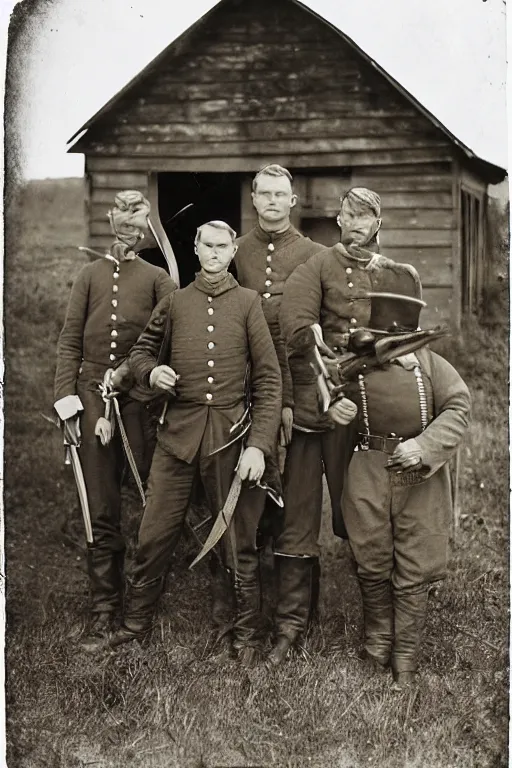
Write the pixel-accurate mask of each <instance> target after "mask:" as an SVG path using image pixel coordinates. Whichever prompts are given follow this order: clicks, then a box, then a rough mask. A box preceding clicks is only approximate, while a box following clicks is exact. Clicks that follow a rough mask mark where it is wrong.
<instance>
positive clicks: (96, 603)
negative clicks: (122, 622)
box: [87, 546, 124, 614]
mask: <svg viewBox="0 0 512 768" xmlns="http://www.w3.org/2000/svg"><path fill="white" fill-rule="evenodd" d="M123 566H124V550H121V551H117V552H112V550H110V549H106V548H105V547H94V546H92V547H88V548H87V571H88V573H89V584H90V591H91V612H92V613H111V614H114V613H115V612H116V611H118V610H119V609H120V608H121V602H122V594H123V589H124V578H123Z"/></svg>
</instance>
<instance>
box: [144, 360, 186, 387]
mask: <svg viewBox="0 0 512 768" xmlns="http://www.w3.org/2000/svg"><path fill="white" fill-rule="evenodd" d="M178 379H179V376H178V374H177V373H176V371H174V370H173V369H172V368H171V367H170V365H157V366H156V368H153V370H152V371H151V373H150V375H149V384H150V386H151V387H158V389H165V390H166V391H167V392H172V390H173V389H174V387H175V386H176V382H177V381H178Z"/></svg>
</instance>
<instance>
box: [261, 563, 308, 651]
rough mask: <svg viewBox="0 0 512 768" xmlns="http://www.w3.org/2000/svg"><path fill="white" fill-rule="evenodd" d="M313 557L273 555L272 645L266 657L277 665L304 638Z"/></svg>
mask: <svg viewBox="0 0 512 768" xmlns="http://www.w3.org/2000/svg"><path fill="white" fill-rule="evenodd" d="M315 559H316V558H313V557H284V556H283V555H276V559H275V562H276V568H277V578H278V592H277V594H278V598H277V609H276V616H275V623H276V635H277V638H276V644H275V646H274V648H273V649H272V650H271V652H270V653H269V655H268V661H269V662H270V664H273V665H274V666H277V665H278V664H281V662H283V661H284V659H285V658H286V655H287V653H288V651H289V649H290V647H291V646H292V645H293V644H294V643H295V642H296V641H297V640H298V639H299V637H300V636H301V635H304V634H305V633H306V631H307V627H308V619H309V616H310V613H311V594H312V583H313V569H314V567H315V563H314V560H315Z"/></svg>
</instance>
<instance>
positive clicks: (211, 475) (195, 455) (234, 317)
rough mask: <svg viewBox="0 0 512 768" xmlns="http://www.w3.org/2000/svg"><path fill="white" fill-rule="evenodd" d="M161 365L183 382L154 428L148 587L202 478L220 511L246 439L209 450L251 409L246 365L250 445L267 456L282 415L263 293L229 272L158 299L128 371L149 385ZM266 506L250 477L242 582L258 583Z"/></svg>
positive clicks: (146, 533)
mask: <svg viewBox="0 0 512 768" xmlns="http://www.w3.org/2000/svg"><path fill="white" fill-rule="evenodd" d="M157 362H158V363H160V364H166V365H170V366H172V368H173V369H174V370H175V371H176V373H177V374H178V375H179V377H180V378H179V380H178V382H177V385H176V398H175V399H171V400H170V405H169V408H168V411H167V416H166V420H165V424H164V425H163V427H162V428H161V430H159V434H158V445H157V448H156V451H155V456H154V460H153V465H152V468H151V472H150V478H149V484H148V501H147V506H146V509H145V512H144V517H143V520H142V524H141V527H140V531H139V545H138V549H137V553H136V557H135V568H134V583H135V584H147V583H149V582H151V581H152V580H154V579H157V578H159V577H161V576H162V575H163V574H164V573H165V571H166V569H167V566H168V562H169V556H170V554H171V553H172V551H173V549H174V548H175V546H176V544H177V541H178V539H179V536H180V532H181V528H182V525H183V520H184V517H185V514H186V510H187V506H188V501H189V499H190V495H191V492H192V489H193V485H194V483H195V481H196V480H197V479H199V478H200V480H201V481H202V485H203V487H204V490H205V492H206V496H207V500H208V503H209V506H210V509H211V510H212V512H213V513H214V515H215V516H216V514H217V513H218V512H219V511H220V509H221V508H222V507H223V505H224V502H225V499H226V496H227V493H228V490H229V487H230V485H231V482H232V480H233V476H234V470H235V467H236V464H237V461H238V458H239V456H240V449H241V442H240V441H238V442H235V443H234V444H233V445H232V446H230V447H228V448H225V449H224V450H223V451H221V452H220V453H218V454H215V455H214V456H211V455H210V454H211V452H212V451H214V450H216V449H218V448H221V447H222V446H223V445H225V444H226V443H227V442H229V441H230V440H233V438H234V437H236V436H237V434H239V430H238V428H237V429H235V431H232V427H233V426H234V425H235V424H236V423H237V422H239V420H240V418H241V417H242V415H243V413H244V410H245V408H246V404H245V395H246V387H245V382H246V375H247V367H248V365H249V388H250V392H251V419H252V424H251V427H250V429H249V431H248V433H247V435H246V438H245V442H246V445H247V446H248V447H249V446H253V447H256V448H259V449H260V450H261V451H263V453H264V454H265V456H266V457H267V458H271V457H272V455H273V452H274V446H275V440H276V435H277V431H278V428H279V423H280V416H281V380H280V372H279V364H278V361H277V356H276V353H275V350H274V346H273V343H272V339H271V336H270V333H269V330H268V327H267V324H266V322H265V317H264V315H263V311H262V308H261V302H260V299H259V297H258V295H257V294H256V292H255V291H252V290H248V289H246V288H242V287H241V286H239V285H238V283H237V281H236V280H235V279H234V277H232V276H231V275H227V277H226V278H225V279H224V280H223V281H222V282H221V283H220V284H218V285H211V284H210V283H208V282H206V281H205V280H204V278H203V277H202V276H201V275H198V276H197V277H196V280H195V282H194V283H192V284H190V285H189V286H187V287H186V288H184V289H182V290H178V291H176V292H175V293H174V294H173V295H172V296H171V297H169V298H168V299H166V300H165V301H164V302H162V303H161V304H160V305H159V307H158V308H157V309H156V310H155V312H154V313H153V316H152V318H151V322H150V323H149V325H148V327H147V328H146V330H145V332H144V333H143V334H142V336H141V337H140V339H139V341H138V342H137V344H136V345H135V347H134V348H133V350H132V352H131V355H130V365H131V367H132V370H133V371H134V372H135V375H136V377H137V379H138V380H139V382H141V383H143V384H144V383H146V384H147V383H148V379H149V374H150V372H151V370H152V369H153V368H154V367H155V365H156V364H157ZM264 502H265V494H264V492H263V491H262V490H261V489H258V488H250V487H249V483H244V486H243V490H242V494H241V496H240V499H239V502H238V505H237V508H236V511H235V514H234V524H235V532H236V540H237V550H238V561H239V564H238V565H239V569H240V574H239V576H240V579H241V580H242V581H244V579H245V580H246V581H247V580H249V581H251V582H254V583H255V581H256V574H257V567H258V557H257V550H256V530H257V526H258V523H259V520H260V517H261V514H262V512H263V507H264ZM228 564H230V565H232V563H228Z"/></svg>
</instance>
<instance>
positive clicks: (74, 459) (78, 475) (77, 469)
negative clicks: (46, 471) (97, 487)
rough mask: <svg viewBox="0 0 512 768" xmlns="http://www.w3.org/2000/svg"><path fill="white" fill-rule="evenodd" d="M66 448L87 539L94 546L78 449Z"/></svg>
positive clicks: (69, 446) (68, 446)
mask: <svg viewBox="0 0 512 768" xmlns="http://www.w3.org/2000/svg"><path fill="white" fill-rule="evenodd" d="M66 448H67V450H68V452H69V453H68V455H69V458H70V462H71V466H72V468H73V474H74V476H75V483H76V488H77V491H78V498H79V499H80V508H81V510H82V517H83V519H84V527H85V538H86V541H87V543H88V544H94V538H93V535H92V522H91V513H90V512H89V500H88V498H87V488H86V485H85V478H84V473H83V471H82V465H81V464H80V458H79V456H78V448H77V447H76V445H67V446H66Z"/></svg>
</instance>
